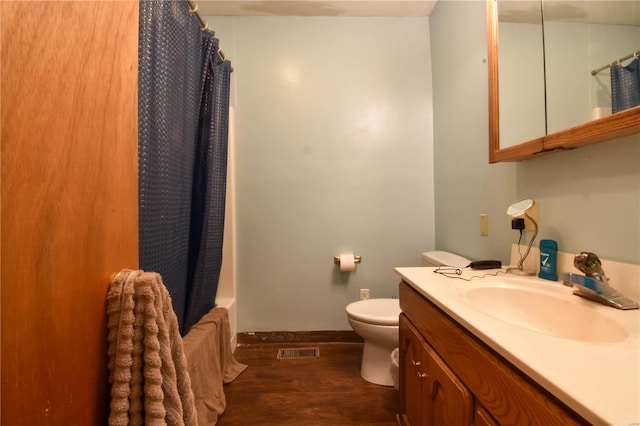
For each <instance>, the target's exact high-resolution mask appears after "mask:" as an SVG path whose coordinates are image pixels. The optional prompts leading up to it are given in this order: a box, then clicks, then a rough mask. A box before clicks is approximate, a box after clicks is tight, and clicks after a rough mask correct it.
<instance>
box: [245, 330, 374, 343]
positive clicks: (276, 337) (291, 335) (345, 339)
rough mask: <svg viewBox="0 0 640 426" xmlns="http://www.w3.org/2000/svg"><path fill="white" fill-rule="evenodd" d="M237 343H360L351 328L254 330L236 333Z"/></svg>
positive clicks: (360, 338) (359, 339) (360, 339)
mask: <svg viewBox="0 0 640 426" xmlns="http://www.w3.org/2000/svg"><path fill="white" fill-rule="evenodd" d="M237 338H238V344H239V345H248V344H256V343H362V342H363V341H364V340H362V337H360V336H358V335H357V334H356V332H355V331H353V330H336V331H333V330H330V331H255V332H243V333H238V334H237Z"/></svg>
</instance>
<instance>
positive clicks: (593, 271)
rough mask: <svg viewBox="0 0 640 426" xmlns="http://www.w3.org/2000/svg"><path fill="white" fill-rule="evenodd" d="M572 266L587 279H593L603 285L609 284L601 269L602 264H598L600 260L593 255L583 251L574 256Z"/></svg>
mask: <svg viewBox="0 0 640 426" xmlns="http://www.w3.org/2000/svg"><path fill="white" fill-rule="evenodd" d="M573 265H574V266H575V267H576V268H578V270H580V271H581V272H582V273H584V274H585V275H586V276H587V277H591V278H595V279H597V280H600V281H602V282H603V283H608V282H609V278H607V276H606V275H605V273H604V270H603V269H602V262H600V258H599V257H598V255H596V254H595V253H589V252H586V251H583V252H581V253H578V254H576V256H575V257H574V259H573Z"/></svg>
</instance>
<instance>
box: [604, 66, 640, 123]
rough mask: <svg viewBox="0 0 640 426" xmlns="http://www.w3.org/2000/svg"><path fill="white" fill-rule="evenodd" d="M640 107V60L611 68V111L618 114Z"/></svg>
mask: <svg viewBox="0 0 640 426" xmlns="http://www.w3.org/2000/svg"><path fill="white" fill-rule="evenodd" d="M639 105H640V58H638V57H636V58H634V59H633V60H632V61H631V63H629V65H627V66H625V67H623V66H621V65H612V66H611V110H612V112H613V113H614V114H615V113H616V112H620V111H624V110H625V109H629V108H633V107H636V106H639Z"/></svg>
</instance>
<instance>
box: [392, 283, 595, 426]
mask: <svg viewBox="0 0 640 426" xmlns="http://www.w3.org/2000/svg"><path fill="white" fill-rule="evenodd" d="M400 308H401V309H402V314H401V315H400V413H399V415H398V420H399V423H400V424H401V425H411V426H429V425H439V426H444V425H461V426H462V425H465V426H468V425H471V424H475V425H490V426H494V425H500V424H502V425H532V424H539V425H580V424H589V423H588V422H587V421H585V420H584V419H583V418H581V417H580V416H578V415H577V414H576V413H575V412H574V411H572V410H571V409H570V408H568V407H567V406H565V405H564V404H563V403H562V402H561V401H559V400H558V399H557V398H555V397H554V396H553V395H551V394H550V393H549V392H547V391H546V390H545V389H544V388H542V387H541V386H540V385H538V384H537V383H535V382H534V381H533V380H532V379H530V378H529V377H528V376H527V375H525V374H524V373H522V372H521V371H520V370H519V369H518V368H516V367H515V366H513V365H512V364H511V363H510V362H508V361H507V360H505V359H504V358H503V357H502V356H500V355H499V354H498V353H496V352H495V351H494V350H492V349H491V348H490V347H489V346H487V345H486V344H484V343H483V342H482V341H480V340H479V339H478V338H477V337H476V336H474V335H473V334H472V333H470V332H469V331H467V330H466V329H465V328H464V327H462V326H461V325H460V324H459V323H458V322H456V321H455V320H454V319H452V318H451V317H449V316H448V315H447V314H446V313H445V312H443V311H442V310H441V309H440V308H438V307H437V306H436V305H434V304H433V303H432V302H430V301H429V300H428V299H427V298H425V297H424V296H423V295H421V294H420V293H418V292H417V291H416V290H414V289H413V287H411V286H410V285H409V284H407V283H406V282H404V281H403V282H401V283H400Z"/></svg>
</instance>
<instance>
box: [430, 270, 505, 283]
mask: <svg viewBox="0 0 640 426" xmlns="http://www.w3.org/2000/svg"><path fill="white" fill-rule="evenodd" d="M433 272H435V273H436V274H440V275H443V276H445V277H447V278H456V279H458V280H464V281H471V280H472V279H474V278H484V277H497V276H498V275H499V274H505V273H506V272H505V271H503V270H500V271H496V272H493V273H486V274H483V275H474V276H471V277H469V278H465V277H463V276H462V269H460V268H456V267H455V266H438V267H437V268H436V269H434V270H433Z"/></svg>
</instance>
